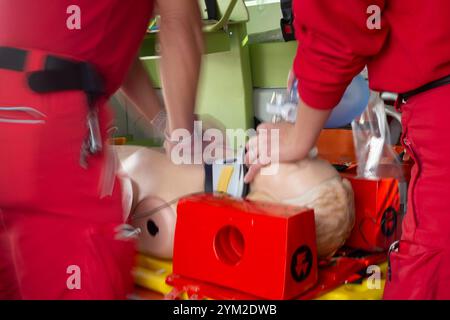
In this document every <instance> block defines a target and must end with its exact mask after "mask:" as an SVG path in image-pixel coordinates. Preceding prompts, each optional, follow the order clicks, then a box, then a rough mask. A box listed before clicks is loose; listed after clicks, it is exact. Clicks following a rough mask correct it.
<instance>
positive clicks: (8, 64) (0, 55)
mask: <svg viewBox="0 0 450 320" xmlns="http://www.w3.org/2000/svg"><path fill="white" fill-rule="evenodd" d="M26 60H27V51H25V50H21V49H16V48H9V47H0V69H6V70H12V71H19V72H20V71H23V70H24V69H25V62H26Z"/></svg>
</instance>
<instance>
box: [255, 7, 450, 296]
mask: <svg viewBox="0 0 450 320" xmlns="http://www.w3.org/2000/svg"><path fill="white" fill-rule="evenodd" d="M374 5H375V6H376V7H373V6H374ZM370 6H372V7H370ZM369 7H370V8H369ZM374 8H375V11H374ZM378 10H379V12H380V13H381V25H380V28H372V27H370V28H369V27H368V26H369V25H370V26H373V20H372V16H373V13H374V12H377V11H378ZM293 12H294V26H295V33H296V39H297V41H298V51H297V55H296V58H295V61H294V65H293V73H294V74H295V76H296V77H297V79H298V80H299V86H298V89H299V94H300V97H301V102H300V105H299V108H300V109H299V113H298V117H297V119H298V120H297V123H296V124H295V125H290V124H276V125H271V124H263V125H262V127H263V128H278V129H280V144H281V145H280V161H295V160H298V159H301V158H303V157H305V156H306V155H307V154H308V151H309V150H311V148H312V146H313V145H315V141H316V140H317V137H318V135H319V133H320V131H321V129H322V127H323V125H324V123H325V122H326V119H327V118H328V116H329V114H330V112H331V110H332V108H333V107H334V106H336V105H337V104H338V102H339V101H340V99H341V97H342V95H343V92H344V91H345V89H346V87H347V86H348V85H349V83H350V82H351V80H352V79H353V77H355V76H356V75H357V74H358V73H360V72H361V71H362V70H363V68H364V67H365V66H366V65H367V66H368V70H369V82H370V87H371V88H372V89H373V90H376V91H389V92H397V93H400V94H401V95H400V99H399V101H398V102H397V104H398V108H399V109H400V110H401V112H402V118H403V120H402V121H403V134H404V137H403V143H404V145H405V147H406V148H407V150H408V152H409V153H410V154H411V156H412V157H413V158H414V160H415V163H416V164H415V167H414V168H413V172H412V180H411V184H410V189H409V197H408V199H409V203H408V211H407V214H406V217H405V220H404V223H403V235H402V239H401V241H400V243H399V246H398V248H397V249H396V250H393V252H392V253H391V256H390V262H391V277H390V280H388V281H387V282H386V288H385V294H384V298H385V299H450V247H449V243H450V198H449V195H450V193H449V190H450V162H449V161H450V160H449V159H450V142H449V141H450V132H449V121H450V120H449V119H450V79H449V76H450V41H449V39H450V19H449V15H448V14H449V12H450V1H448V0H434V1H432V2H426V1H422V0H342V1H336V0H294V1H293ZM368 21H369V24H367V22H368ZM256 141H257V139H256V138H255V139H253V140H251V141H250V143H249V148H254V147H253V146H255V145H256V143H255V142H256ZM292 145H296V146H298V147H297V148H292V147H291V146H292ZM253 150H255V149H253ZM253 152H254V151H253ZM249 154H251V153H250V152H249ZM248 160H249V161H252V159H248ZM259 167H260V165H258V164H256V165H253V166H251V168H250V171H249V175H248V176H247V180H251V179H252V178H253V176H254V174H255V172H256V171H258V169H259Z"/></svg>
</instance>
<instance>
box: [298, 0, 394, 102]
mask: <svg viewBox="0 0 450 320" xmlns="http://www.w3.org/2000/svg"><path fill="white" fill-rule="evenodd" d="M386 1H387V0H339V1H337V0H294V3H293V10H294V16H295V19H294V24H295V32H296V37H297V41H298V43H299V45H298V49H297V55H296V57H295V60H294V72H295V75H296V77H297V79H298V80H299V86H298V89H299V94H300V97H301V98H302V100H303V101H304V102H305V103H306V104H308V105H309V106H311V107H313V108H317V109H331V108H333V107H335V106H336V105H337V104H338V103H339V101H340V100H341V98H342V96H343V94H344V92H345V89H346V88H347V87H348V85H349V84H350V82H351V81H352V79H353V78H354V77H355V76H356V75H357V74H358V73H360V72H361V71H362V70H363V69H364V67H365V65H366V64H367V62H368V61H369V59H370V58H371V57H373V56H374V55H376V54H377V53H379V52H380V50H381V49H382V47H383V45H384V43H385V40H386V38H387V34H388V27H387V26H386V24H385V21H384V20H385V19H383V18H381V28H379V29H373V30H371V29H370V28H368V26H367V21H368V20H369V18H370V17H371V13H367V11H368V7H369V6H371V5H377V6H378V7H379V8H380V9H381V12H383V9H384V6H385V2H386Z"/></svg>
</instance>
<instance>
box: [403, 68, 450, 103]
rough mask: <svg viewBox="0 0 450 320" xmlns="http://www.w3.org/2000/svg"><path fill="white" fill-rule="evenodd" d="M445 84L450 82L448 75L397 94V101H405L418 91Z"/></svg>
mask: <svg viewBox="0 0 450 320" xmlns="http://www.w3.org/2000/svg"><path fill="white" fill-rule="evenodd" d="M447 84H450V75H449V76H447V77H444V78H442V79H439V80H436V81H432V82H430V83H427V84H426V85H424V86H422V87H420V88H417V89H414V90H411V91H408V92H405V93H402V94H400V95H399V96H398V98H399V101H401V102H403V103H406V102H407V101H408V100H409V99H411V98H412V97H413V96H415V95H418V94H420V93H424V92H426V91H429V90H432V89H436V88H439V87H442V86H445V85H447Z"/></svg>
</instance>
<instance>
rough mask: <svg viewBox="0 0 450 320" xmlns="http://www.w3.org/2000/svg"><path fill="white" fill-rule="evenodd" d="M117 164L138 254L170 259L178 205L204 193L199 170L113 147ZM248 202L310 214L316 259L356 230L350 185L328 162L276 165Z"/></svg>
mask: <svg viewBox="0 0 450 320" xmlns="http://www.w3.org/2000/svg"><path fill="white" fill-rule="evenodd" d="M114 148H115V149H116V151H117V154H118V157H119V160H120V164H121V173H120V175H121V177H122V182H123V183H122V185H123V186H124V190H125V192H124V199H125V208H126V214H127V215H129V219H130V223H131V224H132V225H133V226H134V227H135V228H136V229H137V230H139V231H140V234H139V240H138V248H139V249H138V250H139V251H140V252H142V253H144V254H149V255H151V256H154V257H158V258H163V259H170V258H172V255H173V243H174V234H175V223H176V216H177V215H176V207H177V201H178V199H180V198H182V197H184V196H187V195H191V194H195V193H201V192H205V179H206V174H205V168H204V166H203V165H175V164H174V163H172V162H171V161H170V159H168V158H167V156H166V155H165V154H164V152H163V150H161V149H156V148H147V147H139V146H114ZM249 189H250V191H249V193H248V195H247V197H246V198H247V199H249V200H254V201H265V202H272V203H279V204H286V205H295V206H301V207H308V208H312V209H314V214H315V222H316V237H317V250H318V256H319V257H321V258H326V257H330V256H332V255H333V254H334V253H335V252H336V250H337V249H339V248H340V247H341V246H342V245H343V244H344V242H345V240H346V239H347V237H348V236H349V235H350V232H351V230H352V228H353V225H354V198H353V191H352V188H351V185H350V183H349V181H347V180H346V179H343V178H341V177H340V176H339V174H338V172H337V171H336V170H335V169H334V168H333V166H331V165H330V164H329V163H328V162H326V161H324V160H321V159H319V158H317V157H309V158H306V159H304V160H302V161H299V162H297V163H291V164H286V163H283V164H279V170H278V171H277V173H276V174H274V175H262V174H259V175H258V176H257V177H256V179H255V180H254V181H253V182H252V183H251V184H250V186H249Z"/></svg>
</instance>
